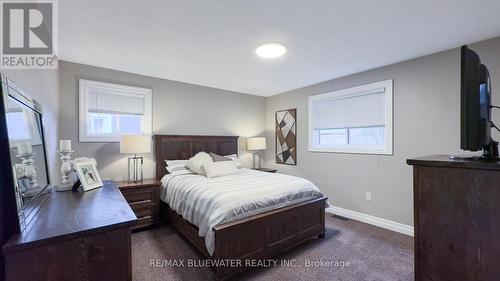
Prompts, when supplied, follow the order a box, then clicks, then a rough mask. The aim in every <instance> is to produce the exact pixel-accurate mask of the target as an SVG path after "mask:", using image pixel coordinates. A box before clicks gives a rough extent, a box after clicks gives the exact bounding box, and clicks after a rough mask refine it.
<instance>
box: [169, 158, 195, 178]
mask: <svg viewBox="0 0 500 281" xmlns="http://www.w3.org/2000/svg"><path fill="white" fill-rule="evenodd" d="M165 163H167V171H168V172H169V173H170V174H171V175H187V174H192V173H193V172H191V171H190V170H189V169H188V168H187V167H186V164H187V163H189V160H165Z"/></svg>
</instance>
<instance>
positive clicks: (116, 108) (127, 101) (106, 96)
mask: <svg viewBox="0 0 500 281" xmlns="http://www.w3.org/2000/svg"><path fill="white" fill-rule="evenodd" d="M144 100H145V96H144V95H142V94H133V93H125V92H120V91H117V90H112V89H107V90H104V89H99V88H92V87H89V91H88V94H87V107H88V111H89V112H93V113H109V114H123V115H144V111H145V110H144V108H145V102H144Z"/></svg>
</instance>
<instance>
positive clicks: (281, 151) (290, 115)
mask: <svg viewBox="0 0 500 281" xmlns="http://www.w3.org/2000/svg"><path fill="white" fill-rule="evenodd" d="M275 117H276V122H275V123H276V124H275V125H276V136H275V138H276V150H275V151H276V163H278V164H286V165H297V121H296V120H297V109H287V110H281V111H277V112H276V116H275Z"/></svg>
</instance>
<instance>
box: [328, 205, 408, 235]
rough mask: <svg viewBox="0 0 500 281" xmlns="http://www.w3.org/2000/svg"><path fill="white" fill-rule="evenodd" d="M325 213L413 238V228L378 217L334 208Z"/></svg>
mask: <svg viewBox="0 0 500 281" xmlns="http://www.w3.org/2000/svg"><path fill="white" fill-rule="evenodd" d="M326 212H328V213H330V214H334V215H337V216H341V217H345V218H348V219H353V220H357V221H360V222H364V223H367V224H371V225H375V226H378V227H382V228H385V229H389V230H392V231H395V232H399V233H402V234H406V235H409V236H413V226H410V225H406V224H402V223H399V222H395V221H390V220H386V219H383V218H379V217H374V216H370V215H367V214H363V213H360V212H356V211H351V210H348V209H344V208H339V207H335V206H330V207H328V208H327V209H326Z"/></svg>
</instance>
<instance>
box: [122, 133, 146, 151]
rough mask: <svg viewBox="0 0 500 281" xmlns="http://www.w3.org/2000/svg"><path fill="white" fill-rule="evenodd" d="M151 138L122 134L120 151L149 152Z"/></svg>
mask: <svg viewBox="0 0 500 281" xmlns="http://www.w3.org/2000/svg"><path fill="white" fill-rule="evenodd" d="M150 152H151V138H150V137H147V136H122V137H121V140H120V153H133V154H136V153H150Z"/></svg>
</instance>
